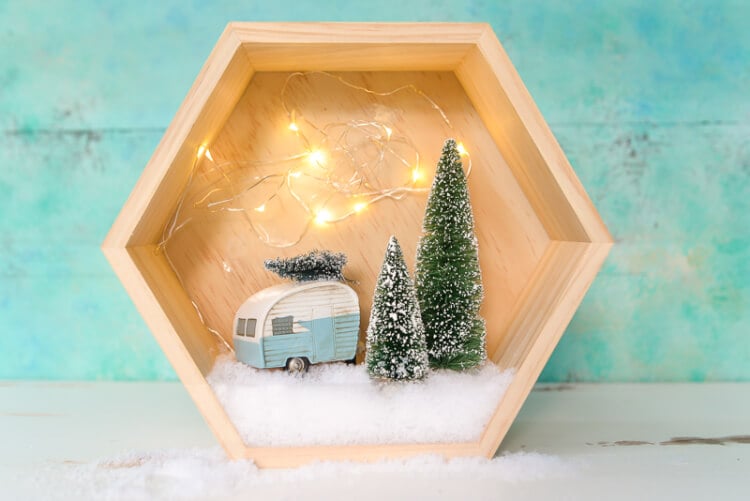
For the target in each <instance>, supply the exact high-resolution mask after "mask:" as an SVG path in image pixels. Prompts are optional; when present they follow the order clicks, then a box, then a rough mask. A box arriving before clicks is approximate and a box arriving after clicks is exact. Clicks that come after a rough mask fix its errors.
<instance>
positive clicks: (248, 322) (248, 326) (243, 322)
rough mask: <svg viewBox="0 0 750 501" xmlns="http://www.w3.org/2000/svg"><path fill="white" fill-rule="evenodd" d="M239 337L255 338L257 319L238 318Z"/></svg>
mask: <svg viewBox="0 0 750 501" xmlns="http://www.w3.org/2000/svg"><path fill="white" fill-rule="evenodd" d="M237 335H238V336H245V335H247V336H248V337H255V319H254V318H238V319H237Z"/></svg>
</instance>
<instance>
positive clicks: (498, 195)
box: [167, 72, 547, 348]
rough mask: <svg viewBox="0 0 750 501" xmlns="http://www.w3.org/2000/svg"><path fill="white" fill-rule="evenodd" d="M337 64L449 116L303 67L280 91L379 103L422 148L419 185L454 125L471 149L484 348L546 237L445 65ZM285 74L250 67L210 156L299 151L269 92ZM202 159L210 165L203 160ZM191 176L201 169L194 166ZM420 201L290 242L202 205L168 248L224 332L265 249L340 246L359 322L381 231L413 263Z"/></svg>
mask: <svg viewBox="0 0 750 501" xmlns="http://www.w3.org/2000/svg"><path fill="white" fill-rule="evenodd" d="M341 76H343V77H344V78H345V79H346V80H347V81H350V82H354V83H357V84H358V85H364V86H367V87H368V88H371V89H375V90H378V91H387V90H390V89H394V88H397V87H399V86H402V85H405V84H410V83H411V84H415V85H416V86H417V87H418V88H419V89H421V90H423V91H424V92H426V93H427V94H428V95H429V96H430V97H431V98H432V99H434V100H435V101H436V102H437V103H439V105H440V106H441V107H442V108H443V110H444V111H445V113H446V114H447V116H448V117H449V119H450V121H451V124H452V126H453V128H452V129H451V128H450V127H448V126H446V125H445V124H444V123H443V122H442V121H441V119H440V116H439V114H438V113H436V112H435V111H434V110H432V108H431V107H430V105H429V104H427V103H426V102H424V101H421V100H420V99H419V98H418V97H417V96H416V95H415V94H413V93H404V94H401V95H397V96H394V97H393V98H390V99H386V100H384V99H382V98H374V97H372V96H368V95H364V94H363V93H362V92H360V91H355V90H352V89H349V88H346V87H344V86H342V85H341V84H340V83H338V82H337V81H336V80H333V79H331V78H328V77H325V76H321V75H311V76H310V77H309V80H310V82H309V83H308V84H305V85H300V86H297V87H296V90H297V91H298V92H299V93H300V95H299V96H297V95H294V93H292V92H290V93H287V101H294V102H295V103H296V104H297V105H298V106H299V107H300V109H303V110H304V112H305V116H306V117H308V118H310V119H313V120H314V121H315V122H316V123H330V122H339V121H346V120H348V119H351V118H363V119H372V117H373V116H374V115H376V114H381V115H383V114H385V116H380V119H381V120H388V121H392V122H393V123H394V134H400V133H404V134H407V135H408V136H409V137H410V138H411V139H412V141H414V143H415V145H416V147H417V149H418V150H419V152H420V153H421V158H422V165H423V166H424V170H425V171H426V173H427V177H428V179H427V180H426V181H425V183H424V186H425V187H428V186H429V179H431V177H432V173H433V172H434V169H435V167H434V166H435V164H436V162H437V158H438V156H439V153H440V150H441V147H442V143H443V141H444V140H445V139H446V138H447V137H452V136H456V137H458V138H459V139H460V140H461V141H463V142H464V143H465V145H466V147H467V149H468V150H469V151H470V152H472V157H471V158H472V163H473V169H472V172H471V175H470V178H469V187H470V190H471V196H472V200H473V205H474V212H475V218H476V227H477V236H478V239H479V248H480V262H481V264H482V270H483V274H484V283H485V291H486V298H485V303H484V305H485V306H484V308H483V310H482V313H483V315H484V316H485V317H486V319H487V322H488V327H489V332H490V335H489V344H490V346H491V348H494V346H495V345H496V344H497V343H499V342H500V338H501V337H502V330H503V328H504V326H505V325H506V324H507V322H508V321H509V320H510V314H511V307H512V305H513V304H514V303H515V301H516V298H517V296H518V295H519V294H520V293H521V291H522V290H523V288H524V286H525V284H526V282H527V281H528V277H529V276H530V274H531V273H532V272H533V270H534V269H535V267H536V264H537V262H538V260H539V258H540V257H541V255H542V253H543V251H544V249H545V247H546V244H547V235H546V232H545V231H544V229H543V227H542V225H541V224H540V222H539V220H538V218H537V217H536V215H535V213H534V211H533V209H532V208H531V206H530V204H529V203H528V202H527V200H526V198H525V197H524V194H523V192H522V191H521V189H520V187H519V186H518V183H517V182H516V181H515V179H514V177H513V174H512V172H511V171H510V169H509V168H508V167H507V164H506V163H505V160H504V158H503V156H502V155H501V154H500V152H499V151H498V149H497V148H496V147H495V145H494V143H493V142H492V139H491V137H490V135H489V133H488V132H487V130H486V129H485V127H484V125H483V123H482V121H481V119H480V118H479V116H478V114H477V112H476V110H474V109H473V107H472V106H471V103H470V102H469V100H468V98H467V97H466V95H465V94H464V93H463V91H462V89H461V86H460V85H459V84H458V82H457V80H456V78H455V77H454V76H453V74H451V73H440V72H429V73H421V72H400V73H377V72H365V73H345V74H341ZM286 78H287V74H286V73H257V74H256V76H255V77H254V79H253V81H252V82H251V84H250V85H249V86H248V88H247V91H246V92H245V94H244V96H243V97H242V98H241V99H240V101H239V102H238V104H237V107H236V109H235V111H234V112H233V114H232V116H231V117H230V118H229V119H228V120H227V122H226V126H225V127H224V129H223V130H222V132H221V133H220V134H219V135H218V136H217V138H216V140H215V141H214V142H213V143H212V144H211V152H212V154H213V156H214V158H215V159H216V161H217V162H218V163H222V162H227V161H232V160H245V159H251V160H255V161H260V162H265V161H268V160H270V159H273V158H284V157H287V156H290V155H294V154H296V153H299V152H300V151H303V150H301V149H300V144H299V142H298V141H297V139H296V136H295V135H294V134H291V133H290V132H289V131H288V130H287V128H286V126H287V125H288V118H287V116H286V115H285V114H284V112H283V108H282V106H281V104H280V96H279V93H280V90H281V87H282V85H283V84H284V81H285V80H286ZM290 90H291V89H290ZM290 94H291V95H290ZM386 105H387V106H386ZM208 167H210V165H207V166H206V167H205V168H206V169H207V168H208ZM282 167H283V168H288V167H287V166H286V165H284V166H282ZM228 168H229V169H231V168H235V169H237V168H240V167H239V166H235V167H228ZM278 168H279V167H278V166H276V167H275V169H277V170H278ZM245 169H246V170H248V173H247V175H248V176H254V175H265V174H269V173H271V172H272V169H271V168H270V167H267V166H261V165H258V166H254V167H245ZM407 175H408V172H407ZM196 179H201V180H202V181H203V180H204V178H203V177H201V174H200V173H199V175H198V177H197V178H196ZM213 181H214V177H212V176H208V177H206V178H205V180H204V182H205V183H211V182H213ZM194 188H195V190H196V192H198V193H200V192H202V190H203V189H204V188H205V187H204V186H201V185H200V184H197V185H196V186H195V187H194ZM189 198H191V197H190V196H189ZM425 201H426V193H423V194H416V195H411V196H409V197H407V198H406V199H404V200H401V201H383V202H379V203H377V204H374V205H372V206H371V207H368V209H367V210H366V211H364V212H363V213H362V214H360V215H357V216H353V217H352V218H350V219H349V220H346V221H344V222H342V223H338V224H335V225H330V226H329V227H326V228H317V227H313V228H311V230H310V232H309V233H308V235H307V236H306V237H305V238H304V239H303V241H302V242H301V243H300V244H299V245H297V246H295V247H293V248H290V249H278V248H274V247H269V246H266V245H264V244H262V243H261V242H260V241H259V240H258V239H257V237H256V236H255V235H254V234H253V233H252V231H251V229H250V228H249V227H248V225H247V222H246V221H245V220H244V219H243V218H242V217H239V216H237V215H228V214H226V213H224V214H222V216H221V217H220V218H211V217H209V218H207V219H205V220H202V221H200V222H197V223H196V224H193V225H189V226H186V227H185V228H184V229H183V230H181V231H180V232H178V233H176V234H175V235H174V237H173V239H172V240H171V241H170V242H169V244H168V246H167V250H168V252H169V255H170V257H171V260H172V263H173V264H174V265H175V268H176V269H177V272H178V274H179V276H180V277H181V279H182V280H183V283H184V284H185V287H186V288H187V290H188V292H189V294H190V296H191V297H193V298H196V300H197V303H198V305H199V307H200V309H201V312H202V313H203V315H204V318H205V320H206V322H207V323H208V325H210V326H212V327H214V328H216V329H217V330H219V331H220V332H221V333H222V335H224V336H225V338H226V339H227V341H228V342H231V322H232V319H233V318H234V313H235V311H236V309H237V307H238V306H239V305H240V304H241V303H242V302H243V301H244V300H245V299H246V298H247V296H249V295H250V294H252V293H254V292H257V291H258V290H260V289H262V288H264V287H266V286H270V285H273V284H274V283H278V281H279V280H278V277H276V276H275V275H273V274H271V273H268V272H266V271H265V270H264V269H263V266H262V262H263V260H264V259H267V258H272V257H276V256H291V255H295V254H299V253H302V252H306V251H308V250H310V249H312V248H327V249H331V250H334V251H343V252H345V253H347V255H348V256H349V264H348V266H347V268H346V269H345V272H346V275H347V277H348V278H351V279H352V280H355V281H356V282H357V283H356V284H354V288H355V290H356V291H357V293H358V295H359V297H360V305H361V309H362V311H361V313H362V319H363V324H362V332H364V329H365V328H366V325H367V319H368V318H369V309H370V304H371V296H372V291H373V290H374V287H375V279H376V277H377V274H378V272H379V270H380V265H381V262H382V256H383V253H384V249H385V244H386V243H387V241H388V238H389V236H390V235H391V234H395V235H396V236H397V237H398V238H399V239H400V241H401V244H402V247H403V249H404V254H405V257H406V260H407V262H408V264H409V266H410V269H412V270H413V260H414V254H415V250H416V244H417V239H418V237H419V234H420V233H421V222H422V217H423V214H424V204H425ZM286 217H289V214H288V213H287V214H279V221H278V225H279V226H283V225H285V224H287V225H290V224H292V222H290V221H288V220H285V218H286ZM227 269H230V270H231V271H227Z"/></svg>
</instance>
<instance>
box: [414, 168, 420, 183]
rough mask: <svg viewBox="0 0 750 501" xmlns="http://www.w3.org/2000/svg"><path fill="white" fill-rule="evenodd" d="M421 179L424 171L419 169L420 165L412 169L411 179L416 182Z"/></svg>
mask: <svg viewBox="0 0 750 501" xmlns="http://www.w3.org/2000/svg"><path fill="white" fill-rule="evenodd" d="M420 179H422V171H421V170H419V167H414V168H413V169H412V171H411V180H412V182H414V183H416V182H417V181H419V180H420Z"/></svg>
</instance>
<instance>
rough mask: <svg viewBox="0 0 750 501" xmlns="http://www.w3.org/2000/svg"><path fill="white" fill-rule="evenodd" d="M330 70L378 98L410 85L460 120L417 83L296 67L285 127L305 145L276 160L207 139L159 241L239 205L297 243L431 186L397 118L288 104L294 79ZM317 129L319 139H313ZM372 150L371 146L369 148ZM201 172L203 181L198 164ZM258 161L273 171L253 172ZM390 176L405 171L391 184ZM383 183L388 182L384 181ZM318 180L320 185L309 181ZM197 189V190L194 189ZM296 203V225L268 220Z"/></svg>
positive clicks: (248, 217)
mask: <svg viewBox="0 0 750 501" xmlns="http://www.w3.org/2000/svg"><path fill="white" fill-rule="evenodd" d="M312 77H320V78H328V79H332V80H334V81H335V82H338V83H339V84H340V85H342V86H345V87H347V88H350V89H352V90H355V91H357V92H361V93H363V94H366V95H370V96H375V97H378V98H387V97H390V96H395V95H397V94H403V93H409V94H412V95H414V96H415V97H416V98H417V99H420V100H422V101H423V102H425V103H426V104H427V105H428V106H429V108H430V109H432V110H433V111H434V112H435V114H436V115H437V117H438V119H439V120H440V121H441V122H442V123H444V124H445V125H446V126H447V127H448V128H450V129H453V126H452V124H451V122H450V120H449V119H448V116H447V115H446V113H445V111H444V110H443V109H442V108H441V107H440V106H439V105H438V104H437V103H436V102H435V101H434V100H433V99H432V98H430V97H429V96H428V95H427V94H425V93H424V92H423V91H422V90H420V89H419V88H417V87H416V86H415V85H414V84H407V85H402V86H400V87H397V88H395V89H392V90H390V91H387V92H377V91H374V90H372V89H369V88H367V87H363V86H360V85H357V84H354V83H352V82H350V81H348V80H346V79H344V78H343V77H341V76H339V75H335V74H332V73H328V72H324V71H312V72H295V73H291V74H289V75H288V76H287V78H286V80H285V82H284V85H283V86H282V88H281V93H280V100H281V107H282V108H283V112H284V113H285V115H286V117H287V119H288V125H287V127H286V130H285V131H284V133H288V134H293V135H294V136H295V137H296V138H297V140H298V142H299V145H300V150H299V152H298V153H295V154H292V155H289V156H285V157H279V158H273V159H270V160H262V161H258V160H244V161H236V160H235V161H226V162H217V161H215V160H214V158H213V156H212V154H211V151H210V149H209V147H208V145H207V144H202V145H200V146H199V147H198V149H197V151H196V154H195V156H194V158H193V162H192V166H191V168H190V174H189V176H188V180H187V185H186V187H185V190H184V191H183V193H182V194H181V196H180V199H179V200H178V203H177V208H176V210H175V212H174V214H173V216H172V218H171V219H170V221H169V222H168V223H167V225H166V226H165V228H164V231H163V234H162V240H161V242H160V245H159V247H160V248H162V249H163V248H164V247H165V246H166V244H167V242H168V241H169V240H170V239H171V238H172V237H173V235H174V234H175V233H176V232H178V231H179V230H180V229H182V228H184V227H185V226H186V225H187V224H189V223H191V222H192V221H194V220H195V219H196V217H198V216H200V215H204V214H210V213H221V212H224V213H240V214H241V215H242V217H243V218H244V219H245V221H246V222H247V223H248V226H249V228H250V229H251V230H252V231H253V233H254V234H255V235H256V236H257V238H258V239H259V240H260V241H261V242H263V243H264V244H266V245H269V246H271V247H277V248H286V247H292V246H294V245H296V244H298V243H299V242H300V241H301V240H302V239H303V238H304V237H305V235H306V234H307V233H308V232H309V231H310V229H311V227H314V226H318V227H324V226H328V225H334V224H337V223H340V222H342V221H345V220H348V219H350V218H351V217H353V216H356V215H358V214H361V213H362V212H364V211H366V210H367V208H368V207H370V206H372V205H373V204H376V203H378V202H380V201H382V200H386V199H389V200H402V199H403V198H404V197H406V196H408V195H411V194H414V193H424V192H426V191H427V189H428V187H427V186H425V183H424V180H425V173H424V171H423V169H422V166H421V164H420V156H419V151H418V150H417V148H416V146H415V145H414V143H413V142H412V140H411V139H410V138H409V137H408V136H406V135H404V134H401V133H400V132H399V130H398V128H397V127H396V125H395V124H393V123H390V122H388V121H384V120H377V119H367V120H362V119H357V118H352V119H350V120H346V121H341V122H330V123H325V124H318V123H316V122H315V121H313V120H311V119H310V118H309V117H308V116H306V115H305V114H304V113H303V111H304V110H301V109H299V108H296V107H293V106H291V105H290V104H289V99H288V96H287V93H288V90H289V87H290V86H291V85H293V84H295V83H296V82H297V81H298V80H304V81H307V82H309V80H308V79H310V78H312ZM311 135H314V136H315V137H316V139H317V138H320V139H318V140H312V139H311ZM459 151H460V153H461V155H462V156H463V157H465V159H466V161H465V164H466V173H467V176H468V175H469V174H470V173H471V156H470V155H469V153H468V152H467V151H466V149H465V147H464V146H463V144H461V143H460V144H459ZM363 152H366V153H363ZM199 167H200V170H201V173H202V176H201V180H203V179H209V178H214V180H213V181H211V182H208V183H206V182H205V181H204V182H203V183H200V184H198V185H197V186H194V184H196V183H197V182H196V171H198V170H199ZM259 167H263V168H264V171H270V173H269V174H265V175H262V176H258V175H253V174H252V173H253V172H257V171H258V168H259ZM384 179H389V180H393V179H398V182H396V183H393V184H390V185H387V184H389V183H385V182H384V181H383V180H384ZM384 184H386V185H385V186H384ZM310 186H313V187H314V189H312V190H311V189H310ZM188 194H190V195H188ZM282 198H283V199H284V200H285V201H292V202H293V203H294V204H296V207H294V209H296V212H298V213H301V218H302V220H301V221H299V224H297V228H296V230H295V231H294V232H293V233H291V234H287V235H284V236H283V237H278V236H276V235H272V234H271V233H270V232H269V231H268V229H267V226H266V225H264V224H263V221H269V220H273V218H274V217H275V216H278V217H280V218H286V217H288V216H289V212H290V211H289V207H288V206H286V210H285V213H284V214H278V215H275V214H273V213H272V212H273V210H279V208H280V207H283V204H281V203H276V204H275V203H274V202H278V201H279V200H280V199H282Z"/></svg>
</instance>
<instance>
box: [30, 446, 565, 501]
mask: <svg viewBox="0 0 750 501" xmlns="http://www.w3.org/2000/svg"><path fill="white" fill-rule="evenodd" d="M50 468H51V467H50ZM60 468H62V469H61V470H60ZM578 470H579V468H578V465H575V464H573V463H571V462H566V461H563V460H562V459H560V458H558V457H556V456H549V455H544V454H538V453H526V452H519V453H514V454H507V455H503V456H500V457H496V458H494V459H484V458H456V459H453V460H444V459H442V458H440V457H438V456H418V457H414V458H411V459H404V460H390V461H381V462H376V463H370V464H367V463H351V462H325V463H313V464H311V465H308V466H303V467H300V468H297V469H289V470H270V469H269V470H260V469H258V468H257V467H256V466H255V465H254V464H253V462H252V461H251V460H240V461H230V460H228V459H227V458H226V455H225V453H224V451H223V450H221V449H220V448H218V447H215V448H210V449H168V450H160V451H152V452H148V453H135V452H131V453H127V454H122V455H120V456H118V457H114V458H111V459H106V460H102V461H99V462H96V463H86V464H81V465H72V466H71V465H66V466H64V467H60V466H56V467H54V471H53V469H50V470H49V471H44V469H42V470H41V471H40V477H39V478H38V479H37V482H36V485H35V486H34V487H35V489H34V491H36V490H38V489H40V488H44V490H45V492H47V493H48V495H45V497H46V498H47V499H77V500H87V499H97V500H100V499H127V500H140V499H255V498H257V496H263V497H262V498H263V499H267V498H268V496H271V497H277V498H278V497H280V492H282V491H288V492H290V493H291V492H292V491H295V492H297V494H299V497H300V498H306V497H312V498H314V497H315V495H314V493H316V492H317V493H320V492H321V491H326V490H329V491H330V489H331V486H339V488H341V487H344V486H346V487H348V488H347V489H346V491H349V488H352V489H360V488H361V485H362V484H363V482H365V483H367V482H369V483H370V484H374V485H381V484H380V482H382V481H383V480H384V479H390V480H389V481H390V482H397V483H399V484H403V485H402V487H401V488H403V489H405V490H404V492H409V491H413V490H415V488H420V487H421V488H424V487H425V485H426V486H427V488H433V489H437V490H438V491H440V489H444V488H446V487H447V486H448V485H454V484H456V483H460V484H466V483H468V482H470V483H471V484H472V485H477V482H478V481H483V482H484V483H485V484H487V485H489V486H495V487H497V486H498V483H509V484H516V483H518V482H530V481H537V480H547V479H559V478H566V477H570V476H574V475H576V474H577V473H578ZM441 482H442V483H443V484H446V485H443V484H441ZM52 484H54V485H52ZM441 485H442V487H441ZM371 487H372V486H371ZM382 487H386V486H382ZM467 488H468V487H467ZM342 492H344V491H342ZM349 494H351V492H350V491H349ZM360 494H364V493H362V492H360ZM370 494H371V495H370V496H365V498H370V499H375V498H377V496H375V495H376V494H377V492H375V491H373V492H371V493H370ZM328 495H329V496H330V492H329V493H328ZM496 495H497V493H495V495H493V498H495V497H496ZM288 498H289V499H294V498H295V496H293V495H291V494H289V495H288Z"/></svg>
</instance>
